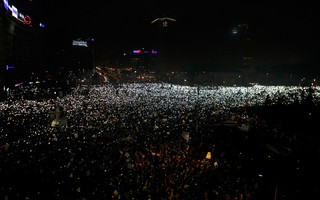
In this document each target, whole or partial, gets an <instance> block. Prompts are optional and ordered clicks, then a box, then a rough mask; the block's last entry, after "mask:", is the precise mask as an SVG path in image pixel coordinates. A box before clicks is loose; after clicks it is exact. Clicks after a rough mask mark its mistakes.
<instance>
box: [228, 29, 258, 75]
mask: <svg viewBox="0 0 320 200" xmlns="http://www.w3.org/2000/svg"><path fill="white" fill-rule="evenodd" d="M232 40H233V48H234V62H233V63H234V64H233V65H234V66H235V67H236V68H238V69H240V71H247V70H249V69H250V67H251V66H252V61H253V58H252V52H251V37H250V32H249V26H248V24H239V25H237V26H235V27H233V28H232Z"/></svg>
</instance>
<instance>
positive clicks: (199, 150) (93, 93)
mask: <svg viewBox="0 0 320 200" xmlns="http://www.w3.org/2000/svg"><path fill="white" fill-rule="evenodd" d="M30 90H35V88H34V87H31V88H28V87H25V88H21V89H19V95H18V97H19V98H17V94H12V96H10V97H9V98H8V99H7V100H6V101H4V102H1V103H0V114H1V116H0V179H1V180H2V181H1V184H0V196H1V198H2V197H6V198H8V199H11V198H19V199H29V198H30V199H33V198H42V199H109V198H114V199H241V200H242V199H252V198H254V195H255V193H256V191H257V190H259V184H260V182H261V176H262V175H260V174H259V176H258V175H257V171H255V170H257V169H261V168H263V167H262V166H263V163H259V164H256V165H254V166H250V167H249V166H247V168H246V170H244V169H243V168H245V167H244V166H245V165H246V163H247V162H250V160H251V161H252V159H255V158H254V157H259V156H261V155H251V154H247V153H242V152H239V151H237V149H236V148H235V149H232V148H226V146H228V144H227V143H223V144H219V143H218V142H217V141H216V140H215V137H214V135H216V134H217V132H218V131H226V130H224V129H221V125H225V124H226V122H232V123H235V124H236V126H237V127H242V126H244V125H245V126H248V127H250V128H251V129H257V126H258V125H259V127H260V126H261V127H263V126H264V124H263V123H264V122H263V121H260V120H259V119H258V118H257V117H256V116H250V115H249V114H248V113H247V112H246V108H247V107H250V106H262V105H264V106H268V105H272V104H295V103H297V104H299V103H302V102H308V101H310V102H312V101H314V102H319V98H320V90H319V88H318V87H313V88H307V87H306V88H304V87H283V86H277V87H276V86H253V87H189V86H179V85H171V84H145V83H139V84H134V83H132V84H105V85H81V86H78V87H76V88H74V89H73V91H72V92H71V93H69V94H68V95H66V96H64V97H57V98H56V99H54V100H52V99H47V100H44V99H41V101H40V100H37V99H32V100H30V99H28V98H27V97H26V95H25V94H26V93H24V91H30ZM40 93H41V91H40ZM56 109H59V110H60V112H61V113H62V114H61V113H60V115H59V116H60V118H61V119H62V118H63V119H66V120H67V125H66V126H63V127H58V128H57V127H52V126H51V121H52V120H53V119H52V117H51V118H50V113H52V112H53V111H54V110H56ZM246 131H248V130H246ZM225 134H226V135H230V134H231V133H230V132H228V131H226V133H225ZM288 139H291V138H288ZM209 154H210V155H209ZM251 170H252V171H251ZM250 171H251V172H250ZM244 174H245V175H244Z"/></svg>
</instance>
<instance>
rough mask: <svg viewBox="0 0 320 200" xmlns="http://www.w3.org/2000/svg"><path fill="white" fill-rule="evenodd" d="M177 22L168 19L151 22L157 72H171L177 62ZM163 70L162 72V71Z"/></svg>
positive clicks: (163, 18)
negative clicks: (157, 52)
mask: <svg viewBox="0 0 320 200" xmlns="http://www.w3.org/2000/svg"><path fill="white" fill-rule="evenodd" d="M176 23H177V20H175V19H173V18H170V17H162V18H157V19H154V20H153V21H151V24H152V27H151V30H152V34H153V35H154V40H153V45H154V47H155V48H156V49H158V51H159V54H158V59H157V63H156V68H157V70H160V71H166V70H172V69H174V68H175V66H176V62H177V51H176V49H177V48H176V47H177V24H176ZM163 69H164V70H163Z"/></svg>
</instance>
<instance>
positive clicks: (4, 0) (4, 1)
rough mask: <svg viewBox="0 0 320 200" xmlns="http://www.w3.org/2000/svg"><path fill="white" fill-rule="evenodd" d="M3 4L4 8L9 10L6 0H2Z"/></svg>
mask: <svg viewBox="0 0 320 200" xmlns="http://www.w3.org/2000/svg"><path fill="white" fill-rule="evenodd" d="M3 4H4V8H5V9H6V10H9V3H8V0H3Z"/></svg>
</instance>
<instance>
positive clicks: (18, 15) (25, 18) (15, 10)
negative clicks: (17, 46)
mask: <svg viewBox="0 0 320 200" xmlns="http://www.w3.org/2000/svg"><path fill="white" fill-rule="evenodd" d="M3 4H4V8H5V9H6V10H7V11H8V12H9V11H11V16H12V17H14V18H16V19H17V20H19V21H20V22H22V23H23V24H25V25H29V26H30V27H31V26H32V25H31V17H30V16H29V15H23V14H22V13H19V11H18V8H16V7H15V6H14V5H11V6H10V5H9V2H8V0H3Z"/></svg>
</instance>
